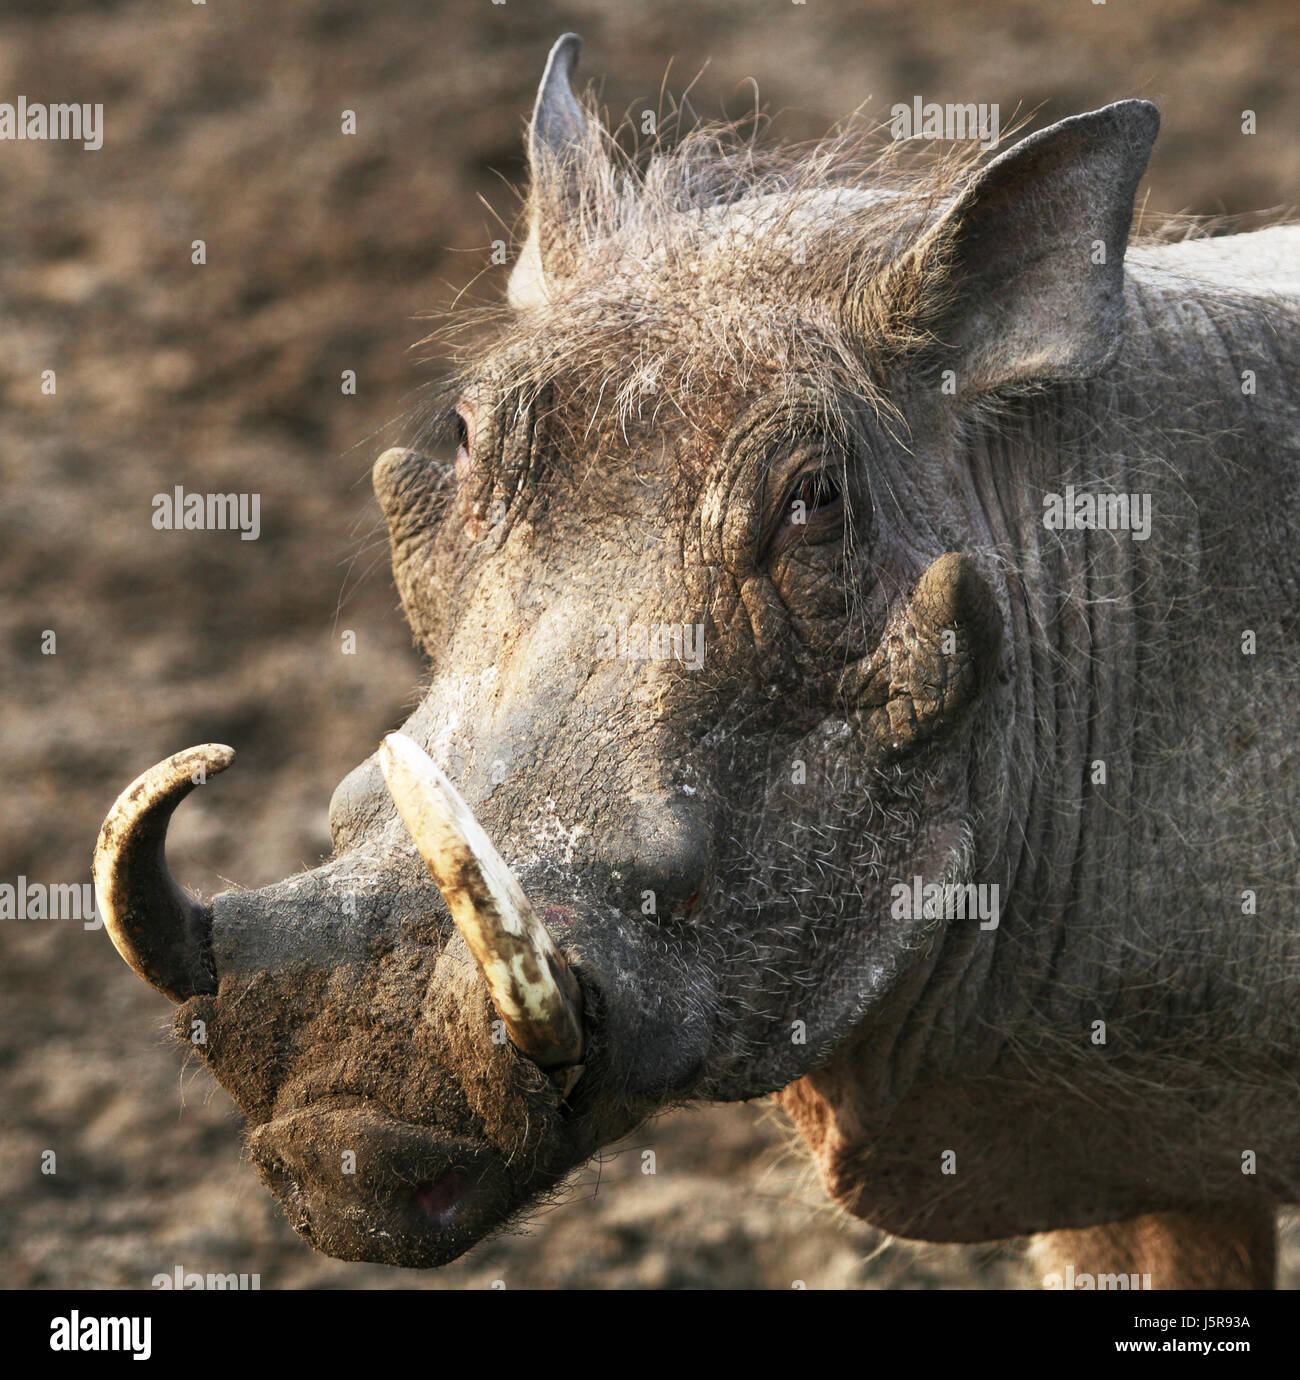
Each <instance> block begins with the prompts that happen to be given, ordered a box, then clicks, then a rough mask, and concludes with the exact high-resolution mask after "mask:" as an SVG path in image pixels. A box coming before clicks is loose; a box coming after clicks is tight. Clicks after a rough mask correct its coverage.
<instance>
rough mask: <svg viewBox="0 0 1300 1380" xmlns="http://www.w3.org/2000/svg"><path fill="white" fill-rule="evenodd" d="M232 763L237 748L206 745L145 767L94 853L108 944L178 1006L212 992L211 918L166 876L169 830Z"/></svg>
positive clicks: (110, 816)
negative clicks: (176, 815) (204, 785)
mask: <svg viewBox="0 0 1300 1380" xmlns="http://www.w3.org/2000/svg"><path fill="white" fill-rule="evenodd" d="M234 758H235V750H234V748H228V747H226V746H224V745H223V744H221V743H204V744H203V746H202V747H192V748H187V749H186V750H185V751H184V752H178V753H176V754H175V755H174V756H172V757H169V758H167V760H166V761H165V762H159V763H158V765H157V766H154V767H150V768H149V770H148V771H147V772H145V773H144V774H143V775H141V776H138V777H137V778H136V779H135V780H134V781H132V782H131V784H130V785H129V786H128V787H127V788H126V790H124V791H123V792H122V794H121V795H120V796H118V798H117V800H116V801H115V802H114V804H113V808H112V809H111V810H110V811H109V812H108V816H107V818H106V819H105V820H104V823H103V827H102V828H101V829H100V831H99V841H98V842H97V843H96V845H95V861H94V864H93V867H92V875H93V876H94V879H95V901H96V904H97V905H98V907H99V914H100V917H101V918H102V920H103V921H104V926H105V928H106V929H107V930H108V934H109V938H110V939H112V941H113V944H114V946H115V947H116V949H117V951H118V953H120V954H121V955H122V957H123V958H124V959H125V960H126V962H127V964H128V965H129V966H130V967H131V969H132V970H133V971H134V972H135V973H136V974H137V975H138V976H140V977H142V978H143V979H144V980H145V981H146V982H148V983H150V984H151V985H152V986H154V987H156V988H157V989H158V990H159V991H160V992H162V993H164V994H165V995H166V996H168V997H170V998H171V999H172V1001H176V1002H180V1001H185V1000H186V999H187V998H189V997H192V996H194V995H195V994H196V993H198V992H215V991H216V980H215V974H214V973H213V971H212V961H211V956H210V952H209V939H210V928H211V912H210V911H209V910H208V908H207V907H206V906H204V905H200V903H199V902H198V901H195V900H194V899H193V898H192V897H190V896H187V895H186V893H185V892H184V891H182V890H181V888H180V887H179V886H177V885H176V882H175V880H174V879H173V877H172V875H171V873H170V872H169V871H168V870H167V858H166V845H167V825H168V824H169V823H170V821H171V817H172V811H173V810H175V808H176V807H177V806H178V805H179V804H180V803H181V801H182V800H184V799H185V797H186V796H187V795H189V793H190V792H191V791H192V790H193V789H194V787H195V786H196V785H198V784H199V783H200V782H201V781H204V780H206V779H207V777H208V776H210V775H211V776H215V775H216V774H217V772H221V771H225V769H226V768H227V767H228V766H229V765H230V764H231V762H232V761H234Z"/></svg>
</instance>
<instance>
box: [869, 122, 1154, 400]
mask: <svg viewBox="0 0 1300 1380" xmlns="http://www.w3.org/2000/svg"><path fill="white" fill-rule="evenodd" d="M1159 128H1160V114H1159V112H1158V111H1157V110H1156V108H1155V106H1153V105H1151V104H1150V103H1149V102H1148V101H1119V102H1117V103H1116V104H1115V105H1108V106H1106V107H1104V108H1103V109H1101V110H1095V111H1092V112H1091V113H1090V114H1087V115H1076V116H1073V117H1072V118H1071V119H1068V120H1062V121H1061V122H1060V123H1059V124H1055V125H1052V126H1050V127H1049V128H1048V129H1044V130H1040V131H1039V132H1038V133H1037V134H1031V135H1030V136H1029V137H1028V138H1027V139H1024V140H1022V141H1021V142H1020V143H1018V144H1016V145H1014V146H1013V147H1012V148H1010V149H1008V150H1007V151H1006V152H1005V153H1003V154H1000V155H999V156H998V157H997V158H995V159H994V160H993V161H992V162H991V163H989V164H988V166H987V167H985V168H984V169H983V170H982V171H981V172H980V173H979V175H978V176H977V177H976V178H975V180H974V181H973V182H972V183H971V184H970V186H968V187H967V188H966V190H965V191H964V192H963V193H962V194H961V195H960V196H959V197H958V198H957V199H956V201H955V202H954V203H953V204H952V205H951V206H950V207H949V208H948V210H947V211H946V212H945V213H944V215H943V217H942V219H941V220H940V221H939V222H938V223H937V224H936V225H935V226H934V227H933V228H932V229H931V230H930V231H929V232H928V233H927V234H926V235H925V237H924V238H923V239H922V240H921V242H920V243H919V244H917V245H916V246H915V247H914V249H913V250H912V251H910V253H909V254H908V255H907V256H906V258H905V259H904V260H903V261H901V262H900V263H899V264H898V265H897V266H896V269H895V272H896V273H897V274H898V275H899V277H898V279H897V280H896V286H897V288H898V289H900V290H901V292H902V297H903V300H908V299H910V300H911V301H912V302H914V303H916V304H917V312H918V314H919V315H920V317H921V319H920V320H914V321H913V322H911V323H909V324H911V325H912V327H913V329H916V328H919V329H920V330H921V331H922V332H924V333H927V334H928V335H929V336H930V337H931V338H932V339H933V340H935V341H937V342H938V355H939V360H940V364H939V367H940V368H941V369H952V370H953V371H954V372H955V374H956V385H957V393H958V395H959V396H960V397H966V398H971V397H978V396H979V395H980V394H983V393H989V392H992V391H993V390H995V389H998V388H1005V387H1007V386H1008V385H1012V384H1018V383H1028V382H1032V381H1035V380H1049V379H1083V378H1090V377H1092V375H1094V374H1096V373H1097V372H1098V371H1099V370H1100V369H1102V368H1103V367H1104V366H1105V365H1106V364H1107V363H1108V362H1109V361H1110V359H1111V358H1112V356H1113V355H1114V354H1115V351H1116V350H1117V349H1118V347H1119V342H1120V333H1121V323H1122V319H1123V310H1124V251H1125V248H1126V246H1127V244H1128V232H1129V226H1130V224H1131V222H1132V219H1133V197H1134V194H1135V192H1136V191H1137V185H1138V182H1139V181H1140V180H1141V177H1142V174H1143V172H1145V170H1146V166H1147V159H1148V158H1149V157H1150V154H1151V146H1152V144H1153V143H1154V142H1155V137H1156V132H1157V130H1158V129H1159ZM891 276H892V275H891Z"/></svg>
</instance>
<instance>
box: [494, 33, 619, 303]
mask: <svg viewBox="0 0 1300 1380" xmlns="http://www.w3.org/2000/svg"><path fill="white" fill-rule="evenodd" d="M581 50H582V40H581V39H580V38H579V37H578V35H577V34H565V35H563V37H561V38H560V39H558V40H557V42H556V44H555V46H554V47H553V48H552V49H551V55H550V57H549V58H547V60H546V71H545V72H543V73H542V83H541V85H540V86H539V87H538V90H537V101H536V103H535V104H534V106H533V118H532V122H531V124H530V125H529V127H528V175H529V189H528V238H527V239H526V240H525V241H524V245H523V248H522V249H521V250H520V253H519V258H518V260H517V261H516V262H515V266H514V269H513V271H512V272H511V274H510V282H509V285H508V286H507V288H506V300H507V301H508V302H509V303H510V305H511V306H512V307H514V308H515V310H517V311H519V310H523V309H524V308H527V307H533V306H538V305H540V304H541V303H543V302H546V301H547V300H548V299H549V296H550V289H549V287H548V281H549V282H553V281H554V280H555V279H556V278H559V277H562V276H563V275H564V271H565V269H566V267H567V263H566V256H567V255H568V254H569V253H570V252H571V245H572V243H573V241H574V239H575V238H576V237H575V236H574V235H573V234H571V233H570V232H571V228H572V227H574V226H575V225H576V224H577V223H578V221H579V219H580V215H581V206H580V202H581V195H580V187H581V180H580V164H581V163H582V162H583V161H584V160H589V159H590V158H591V157H592V156H593V155H598V152H599V149H600V134H599V131H593V130H592V129H591V128H590V127H589V125H588V122H587V117H586V115H585V114H584V113H583V109H582V106H581V105H579V103H578V101H577V98H576V97H575V96H574V94H573V86H572V77H573V69H574V68H575V67H576V66H577V63H578V54H579V52H581Z"/></svg>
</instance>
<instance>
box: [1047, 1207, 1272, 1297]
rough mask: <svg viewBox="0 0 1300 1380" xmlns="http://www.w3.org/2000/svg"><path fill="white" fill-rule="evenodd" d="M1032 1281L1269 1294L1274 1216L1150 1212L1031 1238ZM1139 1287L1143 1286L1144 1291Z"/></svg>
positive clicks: (1246, 1211) (1268, 1211)
mask: <svg viewBox="0 0 1300 1380" xmlns="http://www.w3.org/2000/svg"><path fill="white" fill-rule="evenodd" d="M1029 1257H1030V1261H1031V1264H1032V1266H1033V1269H1034V1273H1035V1275H1036V1276H1037V1275H1047V1274H1049V1273H1056V1274H1060V1275H1061V1276H1064V1275H1065V1271H1066V1268H1067V1266H1071V1265H1072V1266H1073V1267H1074V1277H1075V1278H1076V1279H1077V1278H1078V1277H1079V1276H1080V1275H1090V1276H1092V1279H1093V1280H1094V1281H1096V1280H1097V1279H1098V1278H1099V1277H1101V1276H1115V1275H1122V1276H1132V1275H1138V1276H1139V1277H1140V1276H1145V1275H1150V1277H1151V1285H1150V1287H1151V1288H1152V1289H1271V1288H1272V1287H1273V1276H1274V1270H1275V1267H1276V1263H1277V1215H1276V1213H1275V1212H1274V1211H1273V1209H1272V1208H1268V1207H1252V1208H1245V1207H1243V1208H1217V1209H1211V1208H1207V1209H1203V1210H1201V1211H1199V1212H1151V1213H1147V1214H1146V1215H1145V1216H1143V1217H1134V1218H1131V1219H1130V1220H1129V1221H1127V1222H1110V1223H1107V1224H1106V1225H1105V1226H1100V1227H1085V1228H1083V1229H1081V1230H1078V1231H1053V1232H1046V1233H1044V1234H1043V1235H1042V1236H1037V1237H1035V1238H1034V1241H1033V1244H1032V1245H1031V1246H1030V1250H1029ZM1139 1287H1141V1286H1139Z"/></svg>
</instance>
